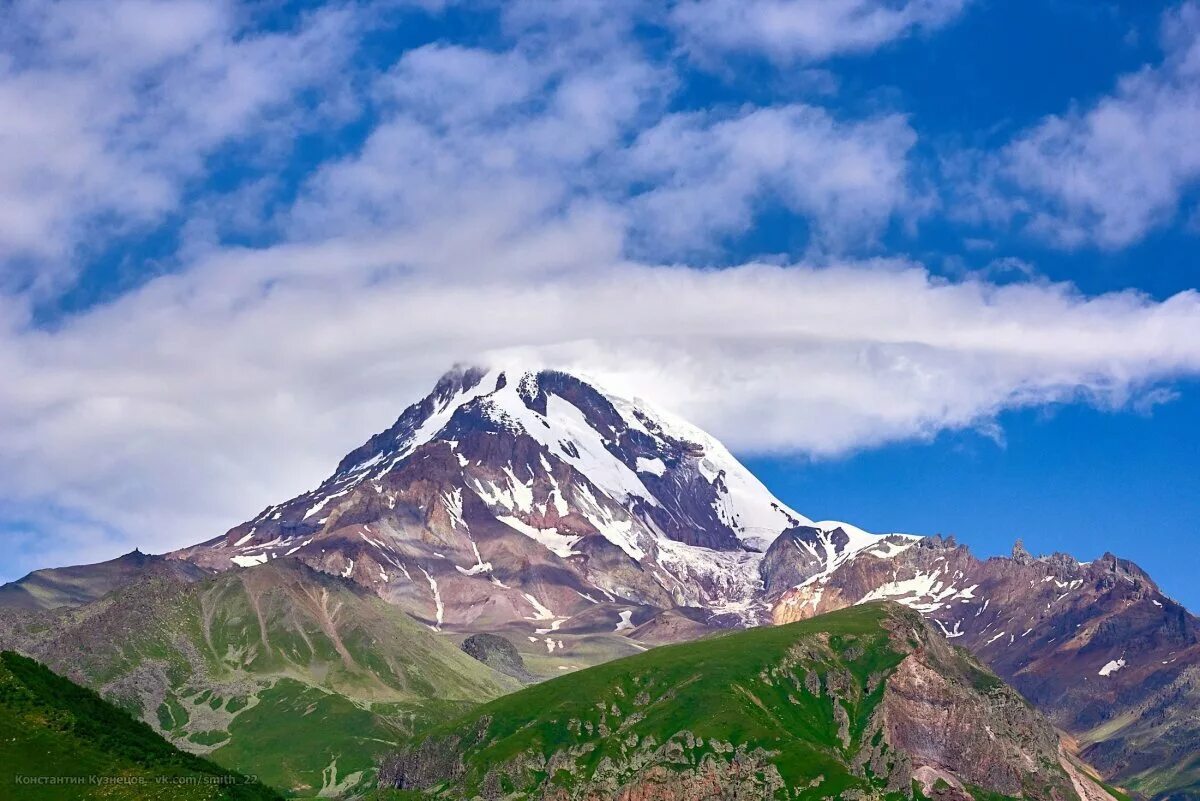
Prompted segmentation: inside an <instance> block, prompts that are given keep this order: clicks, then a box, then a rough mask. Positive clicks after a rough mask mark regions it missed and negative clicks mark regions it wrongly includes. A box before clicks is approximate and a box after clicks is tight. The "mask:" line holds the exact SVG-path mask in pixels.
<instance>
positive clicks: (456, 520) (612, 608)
mask: <svg viewBox="0 0 1200 801" xmlns="http://www.w3.org/2000/svg"><path fill="white" fill-rule="evenodd" d="M800 524H805V525H810V524H811V521H809V520H807V519H806V518H804V517H802V516H801V515H799V514H797V513H796V512H794V511H792V510H791V509H788V508H787V507H786V506H785V505H783V504H782V503H780V502H779V501H778V500H776V499H775V498H774V497H773V496H772V495H771V494H770V493H769V492H768V491H767V490H766V488H765V487H763V485H762V484H761V483H760V482H759V481H758V480H757V479H755V478H754V476H753V475H751V474H750V472H749V471H747V470H746V469H745V468H744V467H743V466H742V465H741V464H740V463H739V462H738V461H737V460H736V459H734V458H733V456H732V455H731V454H730V453H729V452H728V451H727V450H726V449H725V448H724V447H723V446H722V445H721V444H720V443H719V442H717V441H716V440H715V439H713V438H712V437H710V436H708V435H707V434H705V433H704V432H702V431H700V430H699V429H696V428H694V427H692V426H690V425H688V424H686V423H684V422H682V421H680V420H677V419H675V418H673V417H670V416H668V415H666V414H664V413H662V412H658V411H655V410H653V409H651V408H650V407H648V406H647V405H646V404H644V403H642V402H637V401H633V400H630V399H625V398H620V397H618V396H616V395H613V394H606V393H602V392H601V391H599V390H598V389H596V388H595V387H593V386H592V385H591V384H589V383H586V382H585V381H583V380H581V379H579V378H576V377H574V376H571V375H567V374H565V373H561V372H554V371H512V370H509V371H505V370H483V369H476V368H471V369H457V370H454V371H452V372H450V373H448V374H447V375H445V376H444V377H443V378H442V379H441V380H440V381H439V382H438V383H437V386H436V387H435V388H434V390H433V392H432V393H430V395H428V396H427V397H426V398H424V399H423V400H422V401H421V402H419V403H417V404H414V405H413V406H410V407H409V408H408V409H406V410H405V411H404V413H403V414H402V415H401V416H400V418H399V419H398V420H397V421H396V423H395V424H394V425H393V426H392V427H391V428H389V429H388V430H387V431H384V432H382V433H381V434H378V435H376V436H374V437H372V438H371V439H370V440H369V441H367V442H366V443H365V444H364V445H362V446H361V447H359V448H357V449H355V450H354V451H352V452H351V453H350V454H349V455H348V456H347V457H346V458H345V459H343V460H342V462H341V464H339V465H338V467H337V470H336V471H335V472H334V474H333V475H332V476H330V477H329V478H328V479H327V480H326V481H325V482H323V483H322V484H321V486H319V487H318V488H317V489H315V490H313V491H311V492H308V493H305V494H303V495H300V496H298V497H296V498H293V499H292V500H290V501H286V502H284V503H282V504H279V505H276V506H271V507H268V508H267V509H265V510H263V512H262V513H261V514H259V515H258V516H257V517H256V518H254V519H253V520H250V521H248V522H246V523H243V524H242V525H239V526H236V527H234V528H233V529H231V530H230V531H229V532H228V533H226V534H225V535H224V536H222V537H219V538H217V539H215V540H211V541H209V542H206V543H203V544H202V545H199V546H196V547H193V548H189V549H185V550H183V551H180V552H177V553H175V554H173V556H175V557H176V558H180V559H186V560H188V561H191V562H193V563H195V564H198V565H202V566H204V567H208V568H215V569H229V568H230V567H233V566H239V565H240V566H245V565H250V564H255V563H261V562H265V561H267V560H268V559H273V558H276V557H277V556H283V555H294V556H295V557H296V558H298V559H300V560H302V561H304V562H305V563H307V564H310V565H312V566H313V567H315V568H317V569H319V570H323V571H325V572H329V573H334V574H337V575H344V576H346V577H347V578H351V579H353V580H354V581H356V582H358V583H359V584H361V585H363V586H366V587H370V588H372V589H373V590H375V591H376V592H378V593H379V594H380V595H381V596H382V597H384V598H387V599H388V600H389V601H391V602H393V603H395V604H397V605H398V606H400V607H401V608H404V609H406V610H408V611H409V612H410V613H412V614H413V615H414V616H415V617H417V618H418V619H421V620H424V621H425V622H427V623H428V624H429V625H431V626H433V627H435V628H442V627H446V628H451V629H456V630H486V629H490V628H493V627H496V626H503V625H506V624H510V623H514V622H515V623H528V622H529V621H536V622H538V625H537V626H535V627H534V628H548V627H552V626H555V625H561V624H562V623H563V622H565V621H567V620H569V619H572V618H576V617H578V616H580V615H585V614H587V615H590V619H591V622H590V623H589V624H587V625H589V626H590V627H591V628H592V629H594V630H597V631H599V630H607V631H613V630H615V629H616V627H617V626H621V625H624V626H628V625H630V621H631V618H636V617H639V616H642V615H643V614H644V611H643V610H663V609H670V608H674V607H689V608H696V609H703V610H705V612H706V615H705V620H706V622H707V623H709V624H712V625H731V624H735V623H737V624H742V623H754V622H757V621H758V620H759V618H760V616H761V614H762V613H763V612H764V611H765V607H763V606H762V605H761V604H760V603H759V602H758V599H757V593H758V588H759V583H760V579H759V575H758V564H759V562H760V561H761V558H762V551H764V550H765V549H766V548H767V547H768V546H769V545H770V543H771V542H772V541H773V540H774V539H775V537H776V536H777V535H778V534H779V533H780V532H781V531H784V530H785V529H788V528H790V527H792V526H796V525H800ZM597 607H598V608H597ZM526 627H527V628H528V626H526ZM555 630H557V628H556V629H555Z"/></svg>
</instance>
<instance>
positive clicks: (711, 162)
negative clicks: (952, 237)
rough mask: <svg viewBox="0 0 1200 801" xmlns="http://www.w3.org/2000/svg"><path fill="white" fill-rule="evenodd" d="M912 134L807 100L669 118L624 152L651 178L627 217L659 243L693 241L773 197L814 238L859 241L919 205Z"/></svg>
mask: <svg viewBox="0 0 1200 801" xmlns="http://www.w3.org/2000/svg"><path fill="white" fill-rule="evenodd" d="M916 138H917V137H916V134H915V133H914V132H913V130H912V128H910V127H909V125H908V122H907V121H906V120H905V118H904V117H903V116H901V115H898V114H892V115H886V116H882V117H877V118H872V119H867V120H861V121H853V122H848V123H847V122H839V121H837V120H835V119H834V118H833V117H832V116H831V115H829V114H828V113H827V112H826V111H824V110H822V109H819V108H815V107H813V106H805V105H789V106H776V107H771V108H765V109H753V110H749V111H744V112H742V113H741V114H739V115H737V116H735V117H732V118H721V117H718V116H716V115H713V114H703V113H690V114H676V115H672V116H669V117H667V118H665V119H664V120H662V121H661V122H659V123H658V124H657V125H655V126H654V127H653V128H650V129H648V130H646V131H643V132H642V133H641V134H640V135H639V137H638V139H637V141H636V142H635V143H634V145H633V146H632V148H631V149H630V152H629V154H628V169H629V171H630V173H631V175H632V176H633V177H634V179H635V180H638V181H641V182H643V183H649V184H650V188H649V189H648V190H647V191H645V192H643V193H641V194H640V195H638V196H637V197H636V198H635V199H634V201H633V202H632V205H633V207H634V209H635V217H636V219H637V221H638V226H639V228H640V229H641V230H642V235H643V236H644V237H646V238H647V239H651V240H653V242H654V243H655V244H656V245H658V246H662V245H663V244H668V245H674V246H677V247H679V246H682V247H684V248H687V247H696V246H699V245H708V244H711V243H712V242H713V241H714V240H716V239H718V238H719V237H721V236H722V235H726V234H731V233H741V232H743V231H744V230H746V229H748V228H749V227H750V226H751V225H752V224H753V222H754V220H755V217H756V215H757V212H758V210H759V209H760V208H761V207H762V206H763V205H764V204H766V203H767V202H770V201H774V202H778V203H782V204H783V206H784V207H786V208H788V209H789V210H791V211H792V212H794V213H796V214H797V215H799V216H801V217H803V218H805V219H807V220H810V221H811V224H812V227H813V229H814V231H815V234H816V236H815V239H816V240H818V241H824V242H830V241H832V242H834V243H836V244H844V243H845V242H846V241H847V240H849V239H852V238H853V239H857V240H860V241H861V240H862V239H867V238H870V237H871V236H873V235H874V234H875V233H876V232H877V231H879V230H880V229H881V228H882V227H884V226H885V225H886V224H887V222H888V221H889V219H890V218H891V217H892V216H893V215H894V214H896V213H904V212H907V211H909V210H910V209H911V207H915V206H917V205H919V204H918V201H917V199H916V198H914V197H913V196H912V194H911V190H910V187H909V181H908V164H907V156H908V151H909V150H910V148H912V146H913V145H914V144H915V143H916Z"/></svg>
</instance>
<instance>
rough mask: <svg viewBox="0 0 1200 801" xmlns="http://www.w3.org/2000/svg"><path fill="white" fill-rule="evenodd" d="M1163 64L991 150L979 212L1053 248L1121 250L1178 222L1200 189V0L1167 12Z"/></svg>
mask: <svg viewBox="0 0 1200 801" xmlns="http://www.w3.org/2000/svg"><path fill="white" fill-rule="evenodd" d="M1162 41H1163V47H1164V50H1165V56H1164V58H1163V60H1162V62H1161V63H1160V64H1157V65H1154V66H1147V67H1144V68H1143V69H1140V70H1138V71H1137V72H1133V73H1130V74H1128V75H1125V76H1123V77H1121V78H1120V79H1119V80H1118V82H1117V85H1116V87H1115V89H1114V91H1113V92H1112V93H1111V94H1108V95H1106V96H1104V97H1102V98H1100V99H1099V100H1097V101H1095V102H1094V103H1090V104H1087V105H1084V106H1081V107H1078V108H1073V109H1071V110H1069V111H1067V112H1065V113H1063V114H1056V115H1051V116H1048V117H1046V118H1045V119H1043V120H1041V121H1040V122H1039V123H1038V124H1037V125H1035V126H1033V127H1032V128H1030V129H1028V130H1025V131H1022V132H1021V133H1019V134H1018V135H1017V136H1015V137H1014V138H1013V139H1012V141H1011V142H1009V143H1008V144H1007V145H1006V146H1005V147H1004V148H1003V149H1002V150H1001V151H1000V152H999V153H996V154H983V155H981V156H980V157H979V158H980V162H981V164H982V173H983V176H984V180H983V182H982V184H976V185H975V186H974V187H973V191H974V192H976V193H977V194H975V195H974V197H973V198H972V199H971V202H970V206H969V208H970V210H971V211H973V213H975V214H977V215H979V216H980V217H982V218H984V219H990V220H994V221H1010V220H1015V221H1016V222H1017V223H1018V224H1019V225H1022V226H1023V227H1024V228H1025V230H1027V231H1028V232H1029V233H1031V234H1032V235H1034V236H1036V237H1038V238H1040V239H1043V240H1046V241H1048V242H1051V243H1053V244H1054V245H1057V246H1061V247H1067V248H1075V247H1080V246H1084V245H1088V246H1095V247H1100V248H1106V249H1113V248H1120V247H1124V246H1126V245H1129V244H1131V243H1134V242H1137V241H1138V240H1140V239H1142V238H1143V237H1145V236H1146V235H1147V234H1148V233H1149V232H1150V231H1152V230H1154V229H1157V228H1161V227H1163V226H1165V225H1166V224H1168V223H1169V222H1171V221H1172V220H1173V219H1174V218H1175V217H1176V216H1177V215H1178V213H1179V208H1180V202H1181V200H1182V199H1183V198H1184V197H1185V195H1186V194H1187V193H1188V192H1190V191H1191V190H1194V189H1195V188H1196V187H1197V186H1200V136H1197V135H1196V131H1200V4H1197V3H1194V2H1189V3H1185V4H1183V5H1182V6H1179V7H1178V8H1175V9H1173V10H1171V11H1168V12H1167V13H1166V14H1165V16H1164V20H1163V30H1162Z"/></svg>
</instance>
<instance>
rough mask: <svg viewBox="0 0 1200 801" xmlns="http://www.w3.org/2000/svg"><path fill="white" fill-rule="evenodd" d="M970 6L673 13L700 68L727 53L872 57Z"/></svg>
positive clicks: (782, 3) (815, 3)
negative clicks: (870, 54) (874, 52)
mask: <svg viewBox="0 0 1200 801" xmlns="http://www.w3.org/2000/svg"><path fill="white" fill-rule="evenodd" d="M967 3H968V0H900V2H887V1H886V0H683V2H680V3H678V4H677V5H676V6H675V7H674V8H673V10H672V12H671V22H672V23H673V24H674V25H675V27H676V28H677V29H678V31H679V33H680V36H681V38H682V40H683V42H684V46H685V47H686V48H687V49H688V51H689V52H690V53H691V54H692V55H693V57H695V58H696V59H697V60H699V61H701V62H707V61H710V60H713V59H714V57H715V55H714V54H716V55H719V54H722V53H727V52H730V51H736V52H746V53H758V54H762V55H765V56H767V57H768V58H771V59H773V60H775V61H779V62H784V63H792V62H797V61H800V62H803V61H820V60H823V59H827V58H830V57H831V56H837V55H842V54H846V53H863V52H867V51H870V50H874V49H875V48H877V47H880V46H881V45H884V44H887V43H888V42H891V41H893V40H895V39H899V38H902V37H904V36H908V35H910V34H912V33H913V32H915V31H921V30H935V29H937V28H940V27H942V26H943V25H946V24H947V23H949V22H950V21H952V20H953V19H954V18H956V17H957V16H958V15H959V14H960V13H962V11H963V9H964V8H966V6H967Z"/></svg>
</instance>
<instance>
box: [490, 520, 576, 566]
mask: <svg viewBox="0 0 1200 801" xmlns="http://www.w3.org/2000/svg"><path fill="white" fill-rule="evenodd" d="M496 519H497V520H499V521H500V522H501V523H503V524H504V525H506V526H508V527H509V528H512V529H515V530H517V531H519V532H521V533H522V534H524V535H525V536H526V537H529V538H530V539H532V540H537V541H538V542H540V543H541V544H542V545H545V546H546V549H547V550H549V551H550V552H551V553H553V554H554V555H555V556H559V557H562V558H563V559H566V558H567V557H568V556H575V555H576V554H578V553H579V551H576V550H574V546H575V543H577V542H579V537H578V536H575V535H570V534H559V533H558V529H557V528H534V527H533V526H531V525H529V524H528V523H526V522H524V521H522V520H518V519H517V518H515V517H510V516H508V515H505V516H501V517H497V518H496Z"/></svg>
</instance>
